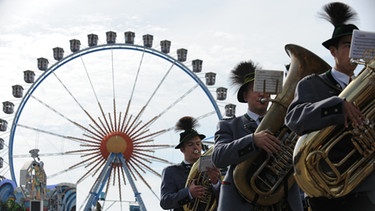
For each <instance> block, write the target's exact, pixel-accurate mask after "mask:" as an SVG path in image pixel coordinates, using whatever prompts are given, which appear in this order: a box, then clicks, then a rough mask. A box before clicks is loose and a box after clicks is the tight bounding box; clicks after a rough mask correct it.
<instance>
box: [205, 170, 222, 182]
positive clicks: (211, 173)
mask: <svg viewBox="0 0 375 211" xmlns="http://www.w3.org/2000/svg"><path fill="white" fill-rule="evenodd" d="M206 170H207V174H208V177H209V178H210V181H211V183H212V184H214V185H215V184H217V182H218V181H219V178H220V174H221V173H220V170H219V169H218V168H216V167H214V168H210V167H207V168H206Z"/></svg>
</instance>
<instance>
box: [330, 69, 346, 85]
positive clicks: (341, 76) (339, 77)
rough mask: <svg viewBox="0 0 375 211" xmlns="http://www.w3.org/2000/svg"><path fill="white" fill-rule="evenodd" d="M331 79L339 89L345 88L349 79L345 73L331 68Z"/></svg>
mask: <svg viewBox="0 0 375 211" xmlns="http://www.w3.org/2000/svg"><path fill="white" fill-rule="evenodd" d="M332 77H333V78H334V79H335V80H336V81H337V82H339V84H340V85H341V87H345V86H346V85H348V83H349V79H350V77H349V76H348V75H346V74H345V73H342V72H340V71H338V70H336V69H335V68H332Z"/></svg>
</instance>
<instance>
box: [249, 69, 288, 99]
mask: <svg viewBox="0 0 375 211" xmlns="http://www.w3.org/2000/svg"><path fill="white" fill-rule="evenodd" d="M283 79H284V72H283V71H280V70H255V79H254V92H265V93H269V94H278V93H280V92H281V90H282V86H283Z"/></svg>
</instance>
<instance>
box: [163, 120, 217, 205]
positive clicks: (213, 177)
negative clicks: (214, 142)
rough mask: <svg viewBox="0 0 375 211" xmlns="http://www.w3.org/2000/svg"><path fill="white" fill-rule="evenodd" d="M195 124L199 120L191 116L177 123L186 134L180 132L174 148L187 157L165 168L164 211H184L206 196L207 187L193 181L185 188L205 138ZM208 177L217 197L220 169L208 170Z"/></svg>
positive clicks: (177, 128)
mask: <svg viewBox="0 0 375 211" xmlns="http://www.w3.org/2000/svg"><path fill="white" fill-rule="evenodd" d="M196 125H197V121H196V119H194V118H192V117H190V116H185V117H182V118H181V119H179V121H178V122H177V124H176V130H183V132H181V133H180V143H179V144H178V145H177V146H176V147H175V149H179V150H180V151H181V152H182V153H183V154H184V160H183V161H182V162H181V163H179V164H175V165H171V166H168V167H166V168H165V169H163V172H162V183H161V199H160V206H161V207H162V208H163V209H165V210H166V209H171V210H175V211H179V210H183V205H185V204H187V203H189V202H191V201H193V200H194V199H201V198H203V197H204V194H205V187H204V186H202V185H197V184H195V183H194V182H192V183H191V184H190V185H189V186H188V187H185V184H186V181H187V179H188V176H189V172H190V168H191V166H192V165H193V164H194V163H195V162H196V161H197V160H198V159H199V157H200V156H201V151H202V140H203V139H204V138H205V137H206V136H205V135H203V134H199V133H198V132H197V131H196V130H195V129H194V127H195V126H196ZM207 174H208V176H209V178H210V181H211V183H212V188H213V189H212V191H213V192H214V193H215V194H216V195H218V194H219V193H218V192H219V188H220V180H219V177H220V171H219V169H218V168H208V167H207Z"/></svg>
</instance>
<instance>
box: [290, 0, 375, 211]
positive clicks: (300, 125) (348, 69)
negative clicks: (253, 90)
mask: <svg viewBox="0 0 375 211" xmlns="http://www.w3.org/2000/svg"><path fill="white" fill-rule="evenodd" d="M324 12H325V13H322V15H323V17H324V18H325V19H327V20H329V21H330V22H331V23H332V24H333V25H334V27H335V28H334V31H333V34H332V37H331V38H330V39H328V40H327V41H325V42H323V46H324V47H325V48H327V49H328V50H329V51H330V53H331V55H332V56H333V58H334V61H335V64H334V66H333V68H332V69H330V70H328V71H327V72H325V73H323V74H320V75H310V76H307V77H305V78H304V79H302V80H301V81H300V82H299V83H298V85H297V88H296V91H295V98H294V100H293V101H292V103H291V104H290V106H289V108H288V112H287V115H286V117H285V124H286V125H287V126H288V127H289V128H290V129H291V130H293V131H294V132H296V133H297V134H298V135H304V134H307V133H310V132H312V131H317V130H320V129H323V128H326V127H328V126H331V125H342V127H345V128H348V124H349V122H351V124H353V126H354V127H356V126H358V125H362V124H363V122H364V121H365V117H364V115H363V114H362V112H361V111H360V110H359V108H358V107H357V106H356V105H355V104H354V103H352V102H347V101H346V100H345V99H343V98H340V97H338V95H339V94H340V93H341V91H342V90H343V89H344V88H345V87H346V85H347V84H348V83H349V82H350V81H351V79H352V78H353V76H354V70H355V68H356V64H353V63H351V61H350V58H349V51H350V46H351V38H352V32H353V30H354V29H358V28H357V26H355V25H353V24H348V23H346V22H347V21H349V20H350V19H352V18H354V17H355V15H356V13H355V12H354V11H353V10H352V9H351V8H350V7H349V6H348V5H346V4H343V3H337V2H336V3H330V4H327V5H325V7H324ZM312 141H313V140H312ZM349 143H350V142H344V141H343V142H340V144H338V146H336V147H334V148H332V150H331V151H333V153H332V156H336V157H339V156H342V155H343V154H345V153H347V152H346V149H348V144H349ZM345 144H347V145H345ZM330 159H332V160H335V157H330ZM323 167H324V166H322V168H323ZM308 202H309V205H310V207H311V209H312V210H317V211H324V210H353V211H354V210H375V174H374V173H372V174H370V176H369V177H367V179H365V180H364V181H363V182H362V183H361V184H360V185H359V186H357V188H356V189H354V190H353V191H352V192H351V193H350V194H348V195H346V196H343V197H337V198H328V197H312V198H308Z"/></svg>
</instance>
